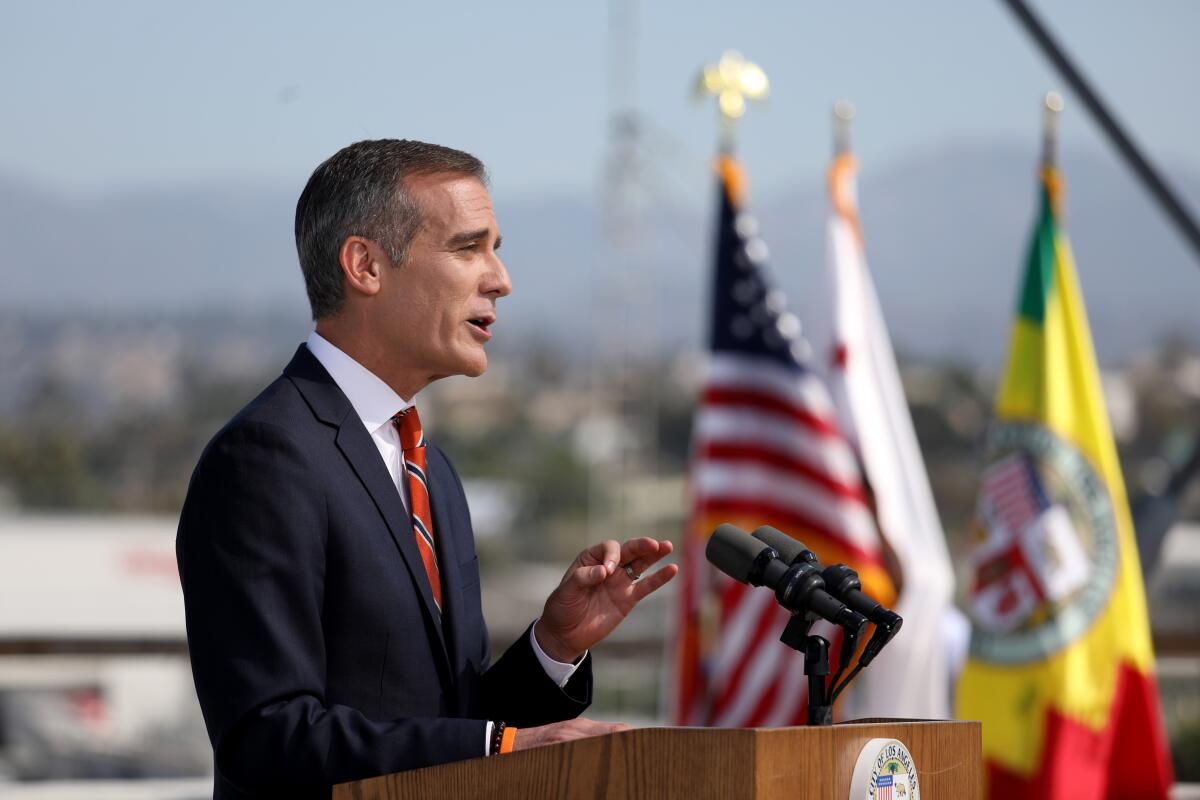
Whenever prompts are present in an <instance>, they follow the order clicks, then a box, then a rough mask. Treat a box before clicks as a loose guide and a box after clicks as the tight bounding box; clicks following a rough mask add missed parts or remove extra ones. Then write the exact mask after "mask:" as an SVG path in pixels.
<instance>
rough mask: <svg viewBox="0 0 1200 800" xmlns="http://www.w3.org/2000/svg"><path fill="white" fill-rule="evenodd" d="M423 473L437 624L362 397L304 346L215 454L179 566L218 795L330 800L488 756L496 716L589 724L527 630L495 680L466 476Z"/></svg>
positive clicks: (194, 501) (186, 520)
mask: <svg viewBox="0 0 1200 800" xmlns="http://www.w3.org/2000/svg"><path fill="white" fill-rule="evenodd" d="M426 461H427V468H428V473H429V475H428V477H429V486H430V499H431V506H432V513H433V524H434V531H435V534H436V538H437V550H438V562H439V564H440V566H441V575H442V582H443V606H444V610H443V613H442V614H441V615H439V614H438V613H437V610H436V608H435V606H434V604H433V597H432V594H431V593H430V589H429V581H428V579H427V578H426V576H425V572H424V567H423V565H422V562H421V557H420V555H419V553H418V551H417V547H416V543H415V541H414V538H413V532H412V526H411V523H410V521H409V516H408V514H407V512H406V511H405V509H404V506H403V504H402V502H401V499H400V495H399V493H398V492H397V491H396V485H395V484H394V483H393V482H392V479H391V476H390V475H389V473H388V471H387V468H386V467H385V466H384V463H383V460H382V459H381V458H380V457H379V451H378V450H377V449H376V447H375V443H374V441H373V440H372V439H371V436H370V434H369V433H368V432H367V430H366V428H365V427H364V426H363V424H362V421H361V420H360V419H359V417H358V415H357V414H356V413H355V411H354V408H353V407H352V406H351V405H350V401H349V400H347V399H346V396H345V395H344V394H343V393H342V391H341V390H340V389H339V388H338V387H337V384H336V383H334V381H333V379H332V378H331V377H330V376H329V373H328V372H326V371H325V369H324V368H323V367H322V366H321V364H320V362H319V361H317V359H316V357H315V356H313V355H312V353H311V352H309V350H308V348H307V347H305V346H303V345H302V346H301V347H300V349H299V350H298V351H297V353H296V355H295V357H294V358H293V359H292V361H291V363H290V364H288V366H287V368H286V369H285V370H284V372H283V375H282V376H281V377H280V378H278V379H277V380H276V381H275V382H274V383H272V384H271V385H270V386H269V387H267V389H266V390H265V391H263V393H262V394H260V395H259V396H258V397H257V398H256V399H255V400H253V401H252V402H251V403H250V404H249V405H248V406H246V407H245V408H244V409H242V411H241V412H239V413H238V415H237V416H236V417H234V419H233V420H232V421H231V422H230V423H229V424H228V425H226V426H225V427H224V428H223V429H222V430H221V431H220V432H219V433H218V434H217V435H216V436H215V437H214V438H213V440H212V442H210V443H209V445H208V447H207V448H206V449H205V451H204V454H203V456H201V458H200V463H199V464H198V465H197V467H196V471H195V473H194V474H193V476H192V481H191V484H190V486H189V488H188V495H187V500H186V502H185V503H184V507H183V512H182V515H181V517H180V522H179V535H178V538H177V541H176V552H177V556H178V560H179V574H180V578H181V580H182V584H183V593H184V600H185V607H186V616H187V634H188V646H189V649H190V652H191V661H192V674H193V676H194V678H195V682H196V692H197V694H198V696H199V699H200V707H201V709H202V710H203V712H204V720H205V724H206V725H207V727H208V733H209V738H210V739H211V741H212V746H213V754H214V759H215V762H216V782H215V787H214V797H216V798H243V797H259V796H287V797H309V796H312V797H328V796H329V787H330V786H331V785H332V784H334V783H340V782H343V781H349V780H356V779H360V778H366V777H370V776H374V775H382V774H386V773H390V772H396V771H398V770H404V769H412V768H415V767H424V766H430V765H433V764H440V763H444V762H447V761H456V760H460V759H466V758H474V757H477V756H481V755H483V753H484V750H485V741H484V740H485V735H486V734H485V729H486V727H485V726H486V722H485V720H503V721H505V722H507V723H509V724H512V725H515V726H518V727H521V726H534V725H543V724H546V723H549V722H556V721H560V720H564V719H569V718H572V717H575V716H578V715H579V714H580V713H581V712H582V711H583V710H584V709H585V708H586V707H587V705H588V704H589V702H590V700H591V665H590V658H589V659H587V660H586V661H585V663H584V664H582V665H581V666H580V668H579V669H578V670H577V671H576V673H575V675H574V676H572V678H571V680H570V681H569V682H568V683H567V685H566V686H565V687H563V688H561V689H560V688H559V687H558V686H557V685H556V684H555V683H554V682H553V681H552V680H550V678H549V677H547V675H546V673H545V671H544V670H543V669H542V667H541V665H540V664H539V663H538V661H537V658H536V656H535V655H534V653H533V649H532V647H531V646H530V644H529V637H528V631H526V634H525V635H523V636H522V637H520V638H519V639H518V640H517V642H516V643H515V644H514V645H513V646H512V647H511V648H509V650H508V651H507V652H506V653H505V654H504V656H503V657H502V658H500V659H499V660H498V661H497V662H496V663H495V664H492V665H491V666H490V667H489V652H488V635H487V629H486V627H485V624H484V620H483V613H482V609H481V608H480V597H479V561H478V559H477V557H476V555H475V544H474V539H473V536H472V533H471V519H470V515H469V513H468V510H467V503H466V498H465V497H464V495H463V491H462V484H461V482H460V481H459V478H458V475H457V473H456V472H455V471H454V468H453V467H452V466H451V465H450V462H449V461H448V460H447V459H446V457H445V455H443V454H442V453H441V451H439V450H438V449H437V448H435V447H433V446H432V445H431V446H429V447H428V450H427V459H426Z"/></svg>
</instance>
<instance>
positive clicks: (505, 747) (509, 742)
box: [500, 725, 517, 753]
mask: <svg viewBox="0 0 1200 800" xmlns="http://www.w3.org/2000/svg"><path fill="white" fill-rule="evenodd" d="M516 741H517V729H516V728H514V727H513V726H511V725H506V726H505V728H504V736H503V737H502V738H501V739H500V752H501V753H511V752H512V749H513V743H515V742H516Z"/></svg>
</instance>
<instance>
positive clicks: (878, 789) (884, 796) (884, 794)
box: [875, 775, 892, 800]
mask: <svg viewBox="0 0 1200 800" xmlns="http://www.w3.org/2000/svg"><path fill="white" fill-rule="evenodd" d="M875 800H892V776H891V775H880V776H879V777H878V778H876V780H875Z"/></svg>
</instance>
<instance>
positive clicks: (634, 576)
mask: <svg viewBox="0 0 1200 800" xmlns="http://www.w3.org/2000/svg"><path fill="white" fill-rule="evenodd" d="M624 570H625V574H626V575H628V576H629V580H631V581H636V580H637V579H638V578H640V577H642V574H641V573H640V572H635V571H634V569H633V562H630V563H628V564H626V565H625V566H624Z"/></svg>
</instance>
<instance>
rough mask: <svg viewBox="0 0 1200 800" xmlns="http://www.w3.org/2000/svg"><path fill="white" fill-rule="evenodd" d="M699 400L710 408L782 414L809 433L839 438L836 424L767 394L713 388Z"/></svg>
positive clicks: (705, 392) (749, 390) (745, 390)
mask: <svg viewBox="0 0 1200 800" xmlns="http://www.w3.org/2000/svg"><path fill="white" fill-rule="evenodd" d="M700 399H701V402H703V403H704V404H706V405H711V406H742V407H746V408H752V409H757V410H759V411H773V412H775V413H777V414H784V415H786V416H788V417H791V418H792V420H794V421H795V422H798V423H799V424H801V425H803V426H804V427H805V428H808V429H809V430H811V431H814V432H816V433H819V434H822V435H824V436H830V437H834V438H841V433H840V432H839V431H838V428H837V423H836V422H834V421H833V420H831V419H827V418H824V417H819V416H817V415H816V414H814V413H812V412H811V411H809V410H808V409H806V408H801V407H799V406H797V405H794V404H792V403H790V402H788V401H787V400H785V399H783V398H781V397H778V396H776V395H773V394H768V393H767V392H760V391H756V390H754V389H730V388H727V387H717V386H714V387H709V388H708V389H705V391H704V394H703V395H702V396H701V398H700Z"/></svg>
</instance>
